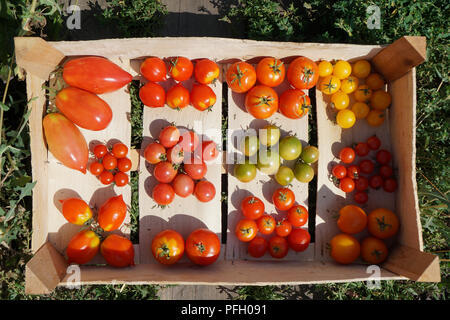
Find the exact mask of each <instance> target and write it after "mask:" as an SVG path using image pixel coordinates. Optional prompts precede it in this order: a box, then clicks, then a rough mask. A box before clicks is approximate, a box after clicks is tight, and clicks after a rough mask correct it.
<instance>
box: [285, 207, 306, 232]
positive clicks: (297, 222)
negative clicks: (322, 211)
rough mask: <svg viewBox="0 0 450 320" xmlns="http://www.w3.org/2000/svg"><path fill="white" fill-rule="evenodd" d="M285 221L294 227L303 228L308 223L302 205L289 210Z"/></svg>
mask: <svg viewBox="0 0 450 320" xmlns="http://www.w3.org/2000/svg"><path fill="white" fill-rule="evenodd" d="M287 219H288V221H289V222H290V223H291V224H292V226H294V227H301V226H304V225H305V224H306V222H308V210H307V209H306V208H305V207H304V206H302V205H295V206H293V207H292V208H290V209H289V211H288V214H287Z"/></svg>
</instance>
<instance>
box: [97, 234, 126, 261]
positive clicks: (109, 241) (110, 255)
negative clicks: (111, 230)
mask: <svg viewBox="0 0 450 320" xmlns="http://www.w3.org/2000/svg"><path fill="white" fill-rule="evenodd" d="M100 253H101V254H102V256H103V258H105V260H106V262H107V263H108V264H109V265H110V266H113V267H117V268H124V267H128V266H134V248H133V243H132V242H131V241H130V240H129V239H127V238H125V237H122V236H119V235H117V234H110V235H109V236H107V237H106V238H105V240H103V242H102V244H101V245H100Z"/></svg>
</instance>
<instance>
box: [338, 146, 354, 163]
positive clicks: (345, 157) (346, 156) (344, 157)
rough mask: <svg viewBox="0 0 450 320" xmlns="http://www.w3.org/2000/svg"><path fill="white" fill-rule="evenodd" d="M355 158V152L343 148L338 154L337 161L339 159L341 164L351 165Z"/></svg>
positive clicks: (348, 148)
mask: <svg viewBox="0 0 450 320" xmlns="http://www.w3.org/2000/svg"><path fill="white" fill-rule="evenodd" d="M355 157H356V154H355V150H353V149H352V148H350V147H345V148H343V149H342V150H341V151H340V152H339V159H341V161H342V162H343V163H347V164H349V163H352V162H353V160H355Z"/></svg>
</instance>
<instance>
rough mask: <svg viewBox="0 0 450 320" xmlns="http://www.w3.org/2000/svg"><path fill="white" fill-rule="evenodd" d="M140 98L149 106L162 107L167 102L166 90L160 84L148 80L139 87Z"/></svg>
mask: <svg viewBox="0 0 450 320" xmlns="http://www.w3.org/2000/svg"><path fill="white" fill-rule="evenodd" d="M139 98H140V99H141V101H142V103H143V104H144V105H146V106H147V107H151V108H160V107H164V104H165V103H166V92H165V91H164V88H163V87H162V86H160V85H159V84H157V83H154V82H148V83H146V84H145V85H144V86H142V87H141V88H140V89H139Z"/></svg>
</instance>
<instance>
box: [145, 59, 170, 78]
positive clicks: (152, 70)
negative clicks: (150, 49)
mask: <svg viewBox="0 0 450 320" xmlns="http://www.w3.org/2000/svg"><path fill="white" fill-rule="evenodd" d="M140 69H141V74H142V75H143V76H144V78H145V79H147V80H149V81H152V82H159V81H164V80H166V76H167V68H166V64H165V63H164V61H163V60H161V59H160V58H157V57H150V58H147V59H145V60H144V62H142V64H141V68H140Z"/></svg>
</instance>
